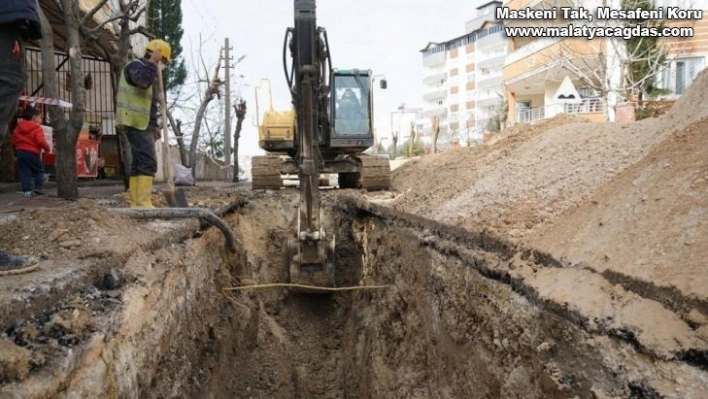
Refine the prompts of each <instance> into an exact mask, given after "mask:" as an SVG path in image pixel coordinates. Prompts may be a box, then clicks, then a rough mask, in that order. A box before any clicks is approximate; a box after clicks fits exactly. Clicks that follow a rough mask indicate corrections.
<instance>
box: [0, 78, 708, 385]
mask: <svg viewBox="0 0 708 399" xmlns="http://www.w3.org/2000/svg"><path fill="white" fill-rule="evenodd" d="M705 87H708V74H707V73H706V72H703V73H701V74H700V75H699V77H698V78H697V80H696V83H695V84H694V85H693V86H692V87H691V88H690V89H689V90H688V91H687V92H686V93H685V94H684V95H683V97H682V98H681V100H680V101H678V102H677V104H676V106H675V107H674V108H673V109H671V110H670V111H669V112H668V113H667V114H666V115H663V116H662V117H660V118H658V119H651V120H645V121H642V122H639V123H633V124H625V125H616V124H607V125H605V124H590V123H587V122H583V121H582V120H580V119H577V118H568V117H560V118H555V119H552V120H550V121H546V122H544V123H541V124H538V125H533V126H517V127H515V128H513V129H510V130H509V131H507V132H505V133H504V134H502V135H499V136H497V137H496V138H495V139H494V141H495V142H493V143H489V144H488V145H485V146H483V147H479V148H462V149H458V150H453V151H450V152H447V153H444V154H437V155H433V156H426V157H423V158H421V159H419V160H414V161H411V162H408V163H407V164H405V165H403V166H401V167H400V168H399V169H397V170H396V171H395V173H394V178H393V183H394V188H395V190H394V191H391V192H380V193H367V192H360V191H356V190H329V191H324V192H323V201H322V203H323V204H326V211H327V215H328V217H327V222H328V223H327V230H328V231H330V232H334V233H335V234H336V237H337V284H338V286H340V287H357V288H359V289H356V290H352V291H343V292H336V293H331V294H326V295H312V294H310V295H303V294H297V293H293V292H290V291H288V290H287V289H284V288H281V287H274V286H270V285H269V284H272V283H282V282H286V281H287V279H288V276H287V274H288V272H287V267H286V266H285V261H284V249H285V242H286V238H287V237H288V235H289V234H290V232H291V230H292V229H293V227H294V215H295V209H296V205H297V203H298V197H297V191H295V190H294V189H292V188H288V189H283V190H278V191H264V190H259V191H251V190H250V189H249V188H248V187H233V186H231V187H222V188H206V187H195V188H190V189H189V190H188V198H189V199H190V201H191V205H192V206H194V207H201V208H207V209H210V210H212V211H213V212H215V213H216V214H219V215H221V216H222V217H223V218H224V220H225V221H226V222H227V223H228V225H229V226H230V227H231V229H232V230H233V232H234V234H235V241H236V251H235V252H230V251H229V250H228V249H227V248H228V246H227V245H225V241H224V236H223V235H222V233H221V232H220V231H219V230H218V229H216V228H213V227H210V226H209V225H207V224H204V223H200V222H199V221H197V220H189V219H187V220H176V221H170V220H148V221H137V220H133V219H130V218H128V217H127V216H125V215H121V214H118V213H116V212H114V211H112V210H111V208H115V207H125V194H124V193H122V194H119V195H117V196H111V197H107V198H84V199H82V200H80V201H77V202H74V203H66V204H61V206H59V207H57V206H56V204H55V206H52V207H49V206H47V207H37V208H33V209H26V210H23V211H19V212H17V211H15V212H10V213H6V214H2V217H0V228H1V229H2V233H3V236H2V239H1V240H0V248H2V249H4V250H8V251H10V252H12V253H17V254H20V253H22V254H34V255H37V256H39V257H41V259H42V261H41V262H40V264H39V266H40V269H39V270H37V271H34V272H31V273H27V274H22V275H16V276H4V277H0V397H8V398H48V397H59V398H74V397H108V398H123V397H149V398H152V397H154V398H183V397H194V398H232V397H233V398H311V397H323V398H359V397H371V398H389V397H405V398H469V397H471V398H486V397H489V398H496V397H503V398H705V397H708V290H706V288H705V287H706V286H708V285H707V283H708V270H707V269H706V266H705V259H706V256H707V255H708V241H707V240H708V223H707V221H708V215H707V212H708V202H707V201H708V200H707V199H708V185H707V184H706V181H708V146H707V145H706V137H707V136H706V134H707V133H708V122H706V120H707V119H705V118H706V117H708V94H705V93H706V90H705ZM157 197H158V196H157V195H156V196H155V197H154V198H155V202H158V198H157ZM163 205H164V204H163ZM264 285H265V286H264Z"/></svg>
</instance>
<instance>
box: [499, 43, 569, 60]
mask: <svg viewBox="0 0 708 399" xmlns="http://www.w3.org/2000/svg"><path fill="white" fill-rule="evenodd" d="M563 39H564V38H562V37H545V38H539V39H536V40H534V41H532V42H531V43H529V44H527V45H525V46H523V47H521V48H519V49H517V50H515V51H513V52H511V53H509V54H507V55H506V59H505V61H504V66H509V65H511V64H513V63H515V62H517V61H520V60H522V59H524V58H526V57H529V56H532V55H534V54H537V53H538V52H540V51H541V50H543V49H545V48H547V47H550V46H552V45H554V44H556V43H558V42H560V41H562V40H563Z"/></svg>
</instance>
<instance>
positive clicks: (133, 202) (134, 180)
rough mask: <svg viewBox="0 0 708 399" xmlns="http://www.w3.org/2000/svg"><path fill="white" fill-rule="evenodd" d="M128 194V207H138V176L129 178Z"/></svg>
mask: <svg viewBox="0 0 708 399" xmlns="http://www.w3.org/2000/svg"><path fill="white" fill-rule="evenodd" d="M128 193H129V194H130V207H131V208H135V207H137V206H138V176H130V180H129V181H128Z"/></svg>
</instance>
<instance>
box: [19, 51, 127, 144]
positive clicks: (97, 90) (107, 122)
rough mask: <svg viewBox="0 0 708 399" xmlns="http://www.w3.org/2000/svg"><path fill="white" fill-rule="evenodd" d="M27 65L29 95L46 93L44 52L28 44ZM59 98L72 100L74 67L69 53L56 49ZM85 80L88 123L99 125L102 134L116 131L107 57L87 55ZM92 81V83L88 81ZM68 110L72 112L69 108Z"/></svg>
mask: <svg viewBox="0 0 708 399" xmlns="http://www.w3.org/2000/svg"><path fill="white" fill-rule="evenodd" d="M25 60H26V65H27V75H28V76H27V86H26V90H25V95H27V96H30V97H46V95H45V90H44V79H43V72H42V53H41V51H40V50H39V49H36V48H28V49H27V51H26V53H25ZM54 60H55V61H54V62H55V65H56V69H55V72H54V73H55V74H56V75H57V80H56V81H57V86H58V87H57V93H58V100H63V101H65V102H68V103H71V100H72V99H71V94H72V93H71V91H72V88H71V78H72V77H71V69H70V67H69V55H68V54H65V53H59V52H57V53H55V54H54ZM82 68H83V74H84V76H83V77H82V82H84V83H85V86H86V87H87V90H86V122H87V123H88V124H89V125H98V126H100V127H101V130H102V132H103V134H113V133H114V129H113V119H114V116H115V111H114V106H113V86H112V83H111V82H112V76H111V65H110V63H108V62H107V61H104V60H101V59H98V58H93V57H84V58H83V63H82ZM89 81H90V83H89ZM66 112H69V110H68V109H66Z"/></svg>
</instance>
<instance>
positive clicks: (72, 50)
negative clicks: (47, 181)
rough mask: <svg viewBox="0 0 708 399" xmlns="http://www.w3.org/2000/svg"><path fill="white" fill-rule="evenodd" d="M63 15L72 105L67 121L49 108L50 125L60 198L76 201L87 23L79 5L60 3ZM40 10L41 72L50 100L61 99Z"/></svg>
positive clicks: (67, 0) (49, 29)
mask: <svg viewBox="0 0 708 399" xmlns="http://www.w3.org/2000/svg"><path fill="white" fill-rule="evenodd" d="M105 2H106V1H102V2H101V3H99V4H97V5H96V7H94V9H92V10H91V11H90V12H89V13H87V14H86V15H85V17H84V18H86V17H88V16H91V17H92V16H93V15H94V14H95V13H96V11H97V9H98V8H100V7H102V6H103V4H105ZM57 5H58V6H59V8H60V9H61V12H62V15H63V17H64V18H63V22H64V25H65V27H66V42H67V48H68V49H69V69H70V71H71V82H70V84H71V103H72V107H71V110H70V111H69V116H68V118H67V117H66V115H65V114H64V112H62V111H61V110H60V109H59V108H58V107H56V106H49V107H47V109H48V112H49V118H50V122H51V124H52V127H53V128H54V131H55V133H56V137H57V151H56V154H57V158H56V171H57V195H58V196H59V197H61V198H66V199H76V198H78V197H79V189H78V186H77V180H78V176H77V172H76V144H77V142H78V139H79V133H80V132H81V129H82V127H83V124H84V116H85V114H86V105H85V104H86V92H85V89H84V74H83V65H82V64H83V55H82V51H81V44H82V43H81V34H80V29H81V25H82V24H84V23H86V20H85V19H84V18H81V17H80V15H81V12H80V9H79V2H78V1H75V0H61V1H60V2H58V3H57ZM37 6H38V7H37V8H38V10H39V12H40V14H41V15H40V20H41V23H42V32H43V38H42V41H41V47H42V61H43V62H42V69H43V71H42V72H43V74H42V76H43V78H44V87H45V95H46V96H47V97H51V98H57V97H58V86H57V76H56V74H55V73H54V70H55V61H54V39H53V31H52V27H51V25H50V24H49V21H48V20H47V18H46V16H45V15H44V13H43V11H42V10H41V7H40V6H39V2H38V4H37Z"/></svg>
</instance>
